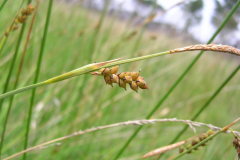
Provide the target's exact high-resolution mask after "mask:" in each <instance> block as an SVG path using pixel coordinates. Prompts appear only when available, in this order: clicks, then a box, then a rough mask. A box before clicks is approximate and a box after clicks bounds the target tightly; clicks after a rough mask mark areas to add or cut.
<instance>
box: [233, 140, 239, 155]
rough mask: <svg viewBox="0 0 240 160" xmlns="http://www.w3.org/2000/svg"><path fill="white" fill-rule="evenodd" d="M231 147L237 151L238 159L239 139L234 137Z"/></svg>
mask: <svg viewBox="0 0 240 160" xmlns="http://www.w3.org/2000/svg"><path fill="white" fill-rule="evenodd" d="M233 146H234V147H235V149H236V150H237V153H238V158H240V139H239V138H238V137H235V138H234V140H233Z"/></svg>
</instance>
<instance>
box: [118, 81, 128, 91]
mask: <svg viewBox="0 0 240 160" xmlns="http://www.w3.org/2000/svg"><path fill="white" fill-rule="evenodd" d="M118 84H119V87H121V88H124V89H125V90H127V89H126V83H124V81H123V80H122V79H119V82H118Z"/></svg>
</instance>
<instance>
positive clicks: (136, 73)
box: [131, 72, 139, 81]
mask: <svg viewBox="0 0 240 160" xmlns="http://www.w3.org/2000/svg"><path fill="white" fill-rule="evenodd" d="M138 76H139V72H132V73H131V77H132V80H133V81H136V80H137V78H138Z"/></svg>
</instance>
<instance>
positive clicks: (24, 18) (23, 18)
mask: <svg viewBox="0 0 240 160" xmlns="http://www.w3.org/2000/svg"><path fill="white" fill-rule="evenodd" d="M34 9H35V7H33V6H32V5H31V4H29V5H28V6H27V9H24V8H23V9H22V11H21V15H20V16H18V17H17V18H16V19H15V21H14V25H13V26H12V31H15V30H17V29H18V24H19V23H21V24H23V23H25V22H26V21H27V18H28V16H29V15H31V14H32V13H33V11H34ZM8 35H9V31H6V32H5V36H8Z"/></svg>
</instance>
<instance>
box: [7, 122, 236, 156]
mask: <svg viewBox="0 0 240 160" xmlns="http://www.w3.org/2000/svg"><path fill="white" fill-rule="evenodd" d="M154 122H182V123H185V124H188V125H189V126H190V127H191V128H193V126H198V127H200V126H207V127H209V128H211V129H212V130H221V128H219V127H216V126H213V125H211V124H205V123H201V122H195V121H190V120H179V119H176V118H172V119H150V120H146V119H144V120H136V121H128V122H121V123H115V124H110V125H107V126H99V127H92V128H91V129H87V130H84V131H81V130H80V131H78V132H75V133H73V134H71V135H67V136H64V137H61V138H57V139H54V140H51V141H48V142H46V143H42V144H40V145H37V146H35V147H31V148H29V149H26V150H23V151H21V152H18V153H16V154H14V155H12V156H10V157H7V158H5V159H4V160H8V159H12V158H14V157H17V156H19V155H21V154H24V153H26V152H30V151H33V150H36V149H39V148H42V147H43V146H46V145H49V144H52V143H56V142H58V141H62V140H65V139H68V138H71V137H74V136H78V135H82V134H85V133H89V132H93V131H97V130H101V129H106V128H111V127H116V126H121V125H123V126H124V125H144V124H154ZM226 133H231V131H229V130H228V131H226ZM234 133H235V134H236V135H238V136H240V133H239V132H236V131H234ZM182 143H183V142H182ZM179 144H180V143H179Z"/></svg>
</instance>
